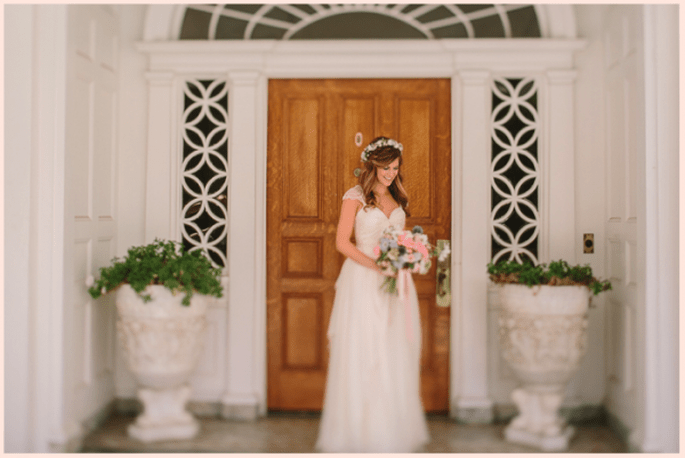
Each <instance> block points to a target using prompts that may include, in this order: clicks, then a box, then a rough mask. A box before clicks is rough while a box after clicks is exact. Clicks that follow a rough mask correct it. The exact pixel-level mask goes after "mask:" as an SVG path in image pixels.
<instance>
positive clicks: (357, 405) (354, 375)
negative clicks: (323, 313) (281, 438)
mask: <svg viewBox="0 0 685 458" xmlns="http://www.w3.org/2000/svg"><path fill="white" fill-rule="evenodd" d="M384 278H385V277H383V276H382V275H380V274H378V273H376V272H374V271H371V270H370V269H368V268H366V267H363V266H361V265H359V264H357V263H356V262H354V261H352V260H350V259H348V260H346V261H345V263H344V264H343V267H342V270H341V272H340V276H339V277H338V280H337V282H336V296H335V303H334V306H333V312H332V314H331V321H330V324H329V328H328V338H329V345H330V347H329V348H330V359H329V365H328V376H327V380H326V394H325V398H324V407H323V413H322V416H321V425H320V429H319V437H318V441H317V444H316V448H317V450H318V451H321V452H369V453H373V452H394V453H403V452H413V451H418V450H419V449H420V448H421V446H422V445H424V444H425V443H426V442H428V428H427V425H426V419H425V415H424V411H423V406H422V404H421V394H420V383H419V382H420V358H421V328H420V322H419V310H418V299H417V296H416V290H415V288H414V284H413V282H412V281H411V280H410V281H409V295H408V302H409V307H408V308H405V304H404V301H400V299H399V298H398V296H396V295H391V294H388V293H386V292H384V291H382V290H381V289H380V286H381V283H382V282H383V280H384ZM407 316H408V318H409V322H408V323H407ZM408 325H409V326H408Z"/></svg>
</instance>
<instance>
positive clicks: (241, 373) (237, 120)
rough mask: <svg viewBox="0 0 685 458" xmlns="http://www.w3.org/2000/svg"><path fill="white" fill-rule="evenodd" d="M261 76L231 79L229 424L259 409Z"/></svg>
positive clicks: (233, 75)
mask: <svg viewBox="0 0 685 458" xmlns="http://www.w3.org/2000/svg"><path fill="white" fill-rule="evenodd" d="M259 77H260V75H259V73H257V72H231V73H229V75H228V79H229V94H228V100H229V122H230V125H231V128H230V129H231V130H230V133H229V136H230V137H229V142H230V143H229V153H228V154H229V169H230V170H229V196H228V198H229V216H228V220H229V221H228V225H229V227H228V234H229V242H228V276H229V281H230V288H229V290H228V323H227V329H228V332H227V342H226V351H227V354H228V360H227V371H226V390H225V392H224V395H223V397H222V399H221V403H222V405H223V409H222V415H223V416H224V417H227V418H240V419H250V418H255V417H256V416H257V414H258V409H259V394H258V393H259V391H260V390H261V388H260V387H259V386H257V380H256V378H257V377H256V375H257V374H256V369H257V368H256V367H255V366H256V364H255V361H257V360H258V359H259V358H258V355H257V354H256V350H257V348H256V347H257V345H256V343H257V340H258V338H259V336H257V335H256V328H257V326H256V325H255V321H254V317H255V313H254V310H255V308H259V306H258V304H257V301H258V300H259V299H260V297H261V296H260V297H258V295H257V293H256V290H255V285H256V284H260V285H261V284H263V281H261V280H260V281H258V279H257V267H258V261H257V258H256V253H258V252H263V249H259V248H258V247H257V232H258V231H259V230H260V228H259V227H257V221H258V220H259V215H258V212H257V202H256V197H257V196H256V191H257V189H256V188H257V173H258V172H257V155H258V151H257V145H258V138H257V137H258V131H257V126H258V125H259V123H258V120H257V102H258V83H259V81H260V78H259Z"/></svg>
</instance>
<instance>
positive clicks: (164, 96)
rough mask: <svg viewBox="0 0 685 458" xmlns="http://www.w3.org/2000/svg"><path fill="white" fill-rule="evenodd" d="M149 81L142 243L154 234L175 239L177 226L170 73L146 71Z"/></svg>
mask: <svg viewBox="0 0 685 458" xmlns="http://www.w3.org/2000/svg"><path fill="white" fill-rule="evenodd" d="M145 77H146V78H147V80H148V89H149V99H148V110H149V115H148V137H147V138H148V140H147V179H146V191H145V203H146V205H145V206H146V209H145V243H152V242H153V241H154V239H155V237H159V238H162V239H166V240H175V239H176V235H177V234H176V229H175V228H174V227H173V225H172V221H171V218H172V215H175V214H177V213H178V208H177V207H172V205H173V203H174V202H176V200H175V199H174V197H175V195H174V194H175V190H176V189H177V187H176V186H172V182H173V180H175V179H176V176H175V175H174V174H173V173H172V172H173V171H175V170H176V168H175V167H174V164H175V163H174V161H175V160H177V156H176V155H175V154H173V153H174V152H175V151H176V150H177V145H174V144H173V139H174V133H175V130H174V125H173V122H174V119H175V118H174V112H175V105H174V103H173V101H174V97H173V95H174V94H175V92H174V91H173V77H174V75H173V73H171V72H147V73H146V74H145Z"/></svg>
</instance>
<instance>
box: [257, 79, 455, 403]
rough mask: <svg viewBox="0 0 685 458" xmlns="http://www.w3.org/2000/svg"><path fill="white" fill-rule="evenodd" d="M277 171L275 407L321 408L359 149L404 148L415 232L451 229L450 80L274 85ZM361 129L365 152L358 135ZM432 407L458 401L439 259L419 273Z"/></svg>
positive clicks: (425, 385) (271, 185)
mask: <svg viewBox="0 0 685 458" xmlns="http://www.w3.org/2000/svg"><path fill="white" fill-rule="evenodd" d="M268 123H269V124H268V158H267V161H268V167H267V256H268V263H267V278H268V279H267V314H268V317H267V329H268V331H267V332H268V336H267V341H268V342H267V345H268V407H269V409H271V410H314V411H315V410H320V409H321V407H322V405H323V397H324V389H325V381H326V369H327V365H328V339H327V337H326V331H327V328H328V320H329V317H330V314H331V309H332V306H333V299H334V295H335V281H336V279H337V277H338V273H339V271H340V266H341V265H342V262H343V261H344V257H343V256H342V255H341V254H339V253H338V252H337V251H336V249H335V232H336V227H337V223H338V217H339V214H340V206H341V199H342V196H343V194H344V192H345V191H346V190H347V189H349V188H350V187H352V186H354V185H355V184H356V183H357V179H356V177H355V176H354V174H353V171H354V169H355V168H357V167H359V166H360V161H359V158H360V154H361V151H362V149H363V148H364V146H365V145H366V144H368V142H369V141H370V140H372V139H373V138H375V137H376V136H378V135H385V136H389V137H392V138H395V139H397V140H398V141H400V142H401V143H402V144H403V145H404V157H403V161H404V165H403V174H404V180H405V188H406V190H407V193H408V195H409V210H410V211H411V214H412V216H411V217H410V218H408V219H407V228H411V227H413V226H414V225H417V224H418V225H421V226H423V228H424V230H425V232H426V233H427V234H428V236H429V238H430V240H431V241H435V240H437V239H450V234H451V226H450V222H451V173H450V171H451V149H450V144H451V139H450V130H451V119H450V82H449V80H446V79H411V80H387V79H383V80H381V79H368V80H271V81H270V82H269V119H268ZM359 134H361V140H362V141H361V146H357V144H355V138H358V137H359ZM414 279H415V282H416V287H417V291H418V295H419V303H420V311H421V326H422V329H423V346H422V348H423V353H422V360H421V368H422V369H421V371H422V372H421V391H422V398H423V404H424V407H425V409H426V411H430V412H446V411H447V410H448V406H449V399H448V387H449V309H448V308H442V307H437V306H436V303H435V302H436V301H435V289H436V284H435V264H434V266H433V268H432V269H431V272H429V274H427V275H424V276H421V275H415V276H414Z"/></svg>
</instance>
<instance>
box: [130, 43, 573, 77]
mask: <svg viewBox="0 0 685 458" xmlns="http://www.w3.org/2000/svg"><path fill="white" fill-rule="evenodd" d="M585 45H586V42H585V41H583V40H530V39H510V40H496V39H480V40H468V41H467V40H458V39H445V40H431V41H421V40H418V41H417V40H351V41H341V40H329V41H323V42H322V41H292V42H291V41H274V40H258V41H256V40H255V41H235V42H234V41H179V42H139V43H138V44H137V45H136V47H137V49H138V50H139V51H141V52H143V53H146V54H148V55H149V61H150V70H154V71H174V72H176V73H188V74H196V73H226V72H230V71H235V70H240V71H257V72H263V73H267V74H268V75H269V76H271V77H297V75H300V74H303V73H306V74H307V75H310V77H318V78H325V77H334V78H343V77H356V78H359V77H369V78H375V77H378V75H379V74H382V75H383V76H384V77H450V76H451V75H453V74H454V73H455V72H457V71H462V70H465V69H472V70H481V69H483V68H488V69H489V70H491V71H495V72H496V71H499V72H531V71H546V70H549V69H553V68H559V69H564V68H570V67H572V66H573V53H574V52H575V51H578V50H580V49H582V48H584V47H585ZM227 54H230V55H231V58H230V59H225V58H221V57H220V56H225V55H227ZM292 62H297V66H293V65H292Z"/></svg>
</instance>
